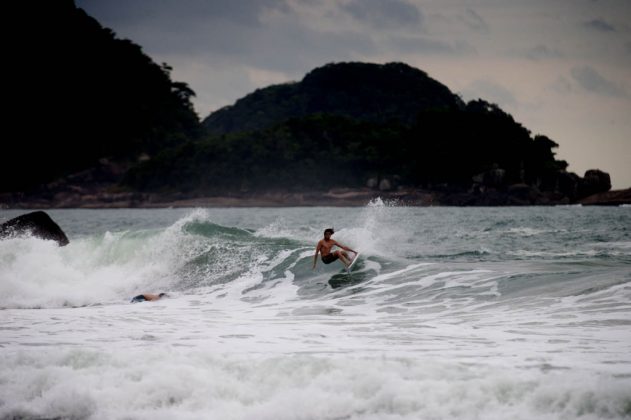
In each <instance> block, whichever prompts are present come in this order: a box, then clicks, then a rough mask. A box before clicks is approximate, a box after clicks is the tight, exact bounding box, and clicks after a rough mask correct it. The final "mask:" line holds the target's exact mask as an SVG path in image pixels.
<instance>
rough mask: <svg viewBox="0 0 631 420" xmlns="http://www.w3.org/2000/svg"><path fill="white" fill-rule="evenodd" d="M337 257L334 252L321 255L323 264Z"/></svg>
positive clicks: (329, 262)
mask: <svg viewBox="0 0 631 420" xmlns="http://www.w3.org/2000/svg"><path fill="white" fill-rule="evenodd" d="M338 258H340V257H338V256H337V255H335V254H328V255H323V256H322V262H323V263H325V264H331V263H332V262H333V261H335V260H337V259H338Z"/></svg>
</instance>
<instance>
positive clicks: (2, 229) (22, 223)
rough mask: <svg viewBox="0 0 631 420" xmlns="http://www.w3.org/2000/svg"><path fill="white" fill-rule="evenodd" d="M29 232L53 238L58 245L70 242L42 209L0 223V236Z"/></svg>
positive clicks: (49, 238)
mask: <svg viewBox="0 0 631 420" xmlns="http://www.w3.org/2000/svg"><path fill="white" fill-rule="evenodd" d="M26 233H30V234H32V235H33V236H36V237H38V238H41V239H47V240H53V241H55V242H57V243H58V244H59V246H65V245H68V244H69V243H70V241H69V240H68V237H67V236H66V234H65V233H64V231H63V230H61V228H60V227H59V225H58V224H57V223H55V222H54V221H53V219H51V218H50V216H49V215H48V214H46V213H45V212H43V211H35V212H32V213H27V214H23V215H21V216H18V217H16V218H15V219H11V220H9V221H8V222H5V223H3V224H1V225H0V238H6V237H11V236H19V235H23V234H26Z"/></svg>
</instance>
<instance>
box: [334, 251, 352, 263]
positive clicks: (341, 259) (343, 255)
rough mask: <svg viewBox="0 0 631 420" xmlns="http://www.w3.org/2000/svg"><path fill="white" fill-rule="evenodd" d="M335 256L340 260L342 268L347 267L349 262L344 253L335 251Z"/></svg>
mask: <svg viewBox="0 0 631 420" xmlns="http://www.w3.org/2000/svg"><path fill="white" fill-rule="evenodd" d="M335 255H337V256H338V257H339V258H340V261H342V264H344V266H346V267H348V265H349V264H350V263H351V260H350V258H349V257H348V254H347V253H346V252H342V251H335Z"/></svg>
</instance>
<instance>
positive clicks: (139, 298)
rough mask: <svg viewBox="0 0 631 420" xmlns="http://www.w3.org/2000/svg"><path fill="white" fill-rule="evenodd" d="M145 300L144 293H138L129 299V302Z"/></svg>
mask: <svg viewBox="0 0 631 420" xmlns="http://www.w3.org/2000/svg"><path fill="white" fill-rule="evenodd" d="M145 300H147V299H146V298H145V295H138V296H136V297H134V298H133V299H132V300H131V303H138V302H144V301H145Z"/></svg>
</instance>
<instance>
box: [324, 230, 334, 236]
mask: <svg viewBox="0 0 631 420" xmlns="http://www.w3.org/2000/svg"><path fill="white" fill-rule="evenodd" d="M334 233H335V231H334V230H333V228H328V229H324V236H327V234H328V235H329V236H331V235H333V234H334Z"/></svg>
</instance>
